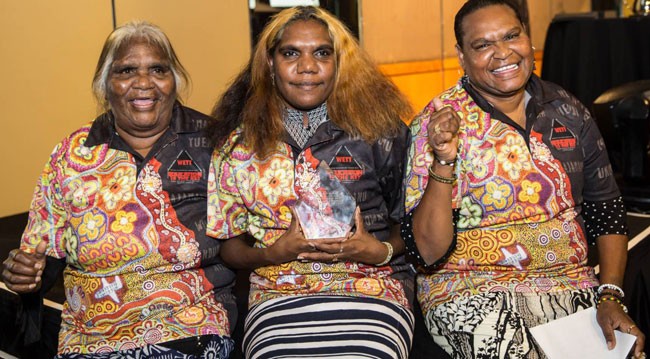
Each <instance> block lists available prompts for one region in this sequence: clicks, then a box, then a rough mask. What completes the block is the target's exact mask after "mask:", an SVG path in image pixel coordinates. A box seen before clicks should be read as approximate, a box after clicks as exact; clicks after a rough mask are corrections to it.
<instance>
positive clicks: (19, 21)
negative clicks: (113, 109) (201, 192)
mask: <svg viewBox="0 0 650 359" xmlns="http://www.w3.org/2000/svg"><path fill="white" fill-rule="evenodd" d="M354 1H355V0H339V1H334V2H335V3H336V4H337V6H338V7H350V6H349V5H350V4H349V2H354ZM463 1H464V0H357V3H356V4H355V6H354V8H356V9H358V24H357V26H358V28H357V29H355V32H358V33H359V35H360V40H361V43H362V45H363V46H364V47H365V48H366V49H367V50H368V51H369V52H370V54H371V55H372V56H373V57H374V58H375V59H376V61H377V63H378V64H380V65H381V68H382V70H383V71H384V72H385V73H386V74H388V75H389V76H390V77H391V78H392V79H393V81H394V82H395V83H396V84H397V85H398V87H400V89H402V90H403V91H404V92H405V93H406V95H407V96H408V97H409V99H410V101H411V103H412V104H413V106H414V107H415V109H416V110H420V109H421V108H422V107H423V106H424V105H426V103H427V102H428V101H429V100H430V99H431V98H432V97H433V96H435V95H436V94H438V93H440V92H441V91H443V90H444V89H446V88H447V87H449V86H451V85H453V84H454V83H455V82H456V81H457V79H458V77H459V76H460V68H459V66H458V62H457V60H456V54H455V50H454V44H455V40H454V35H453V16H454V14H455V12H456V11H457V10H458V8H460V6H461V5H462V3H463ZM321 2H322V3H328V1H327V0H324V1H321ZM329 2H332V1H329ZM255 3H256V1H254V0H190V1H181V0H113V1H111V0H91V1H89V0H49V1H48V0H22V1H10V0H6V1H4V0H3V1H0V59H1V60H0V61H1V63H2V66H0V79H2V83H1V84H0V119H1V121H2V131H1V132H0V153H1V154H2V155H1V156H2V164H3V166H4V167H3V168H5V170H3V171H2V172H3V173H4V175H2V176H0V188H2V196H1V197H0V198H2V200H0V217H4V216H9V215H13V214H16V213H22V212H26V211H27V210H28V209H29V202H30V199H31V197H32V192H33V189H34V185H35V184H36V179H37V177H38V176H39V174H40V172H41V170H42V168H43V165H44V164H45V161H46V159H47V156H48V155H49V153H50V151H51V150H52V148H53V147H54V145H55V144H56V143H58V142H59V141H60V140H61V139H62V138H63V137H64V136H66V135H67V134H69V133H70V132H71V131H72V130H74V129H76V128H78V127H79V126H81V125H83V124H84V123H86V122H88V121H90V120H92V119H93V118H94V117H95V116H96V115H97V114H98V112H97V111H98V110H97V107H96V104H95V102H94V100H93V98H92V95H91V91H90V83H91V80H92V76H93V71H94V68H95V65H96V62H97V58H98V57H99V53H100V50H101V46H102V44H103V42H104V39H105V38H106V36H107V35H108V34H109V33H110V31H111V30H112V29H113V21H115V23H116V24H117V25H119V24H122V23H124V22H126V21H129V20H132V19H141V20H148V21H151V22H153V23H155V24H157V25H159V26H160V27H162V29H163V30H165V32H166V33H167V34H168V36H169V37H170V39H171V41H172V44H173V45H174V47H175V49H176V52H177V53H178V55H179V57H180V59H181V61H182V62H183V64H184V65H185V66H186V67H187V69H188V70H189V72H190V75H191V76H192V80H193V88H192V92H191V94H190V95H189V97H188V98H187V99H186V100H185V103H186V104H188V105H189V106H191V107H194V108H196V109H198V110H200V111H203V112H209V111H210V109H211V107H212V105H213V103H214V101H215V100H216V99H217V97H218V96H219V95H220V93H221V92H222V91H223V90H224V88H225V86H226V85H227V83H228V82H229V81H230V80H231V79H232V78H233V76H234V75H235V74H236V73H237V72H238V70H239V69H240V68H241V66H242V65H243V64H244V62H245V61H246V60H247V58H248V56H249V54H250V51H251V49H250V47H251V42H252V36H251V33H252V32H251V25H252V24H253V20H252V19H255V16H254V15H255V14H256V13H259V12H263V11H267V12H268V11H270V10H269V9H268V1H264V0H261V1H257V3H259V6H257V7H255V6H253V7H254V9H251V6H250V5H251V4H255ZM338 7H337V8H338ZM590 7H591V0H528V9H529V13H530V22H531V31H532V37H533V43H534V45H535V47H536V49H537V51H536V58H537V61H538V63H537V69H538V70H537V71H538V72H539V71H540V69H541V63H540V62H541V58H542V57H541V54H542V53H543V50H544V49H543V46H544V39H545V32H546V28H547V27H548V24H549V23H550V21H551V19H552V18H553V16H555V15H556V14H558V13H572V12H581V11H589V10H590ZM113 10H114V11H113Z"/></svg>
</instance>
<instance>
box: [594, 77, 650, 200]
mask: <svg viewBox="0 0 650 359" xmlns="http://www.w3.org/2000/svg"><path fill="white" fill-rule="evenodd" d="M592 110H593V114H594V117H595V119H596V123H597V124H598V128H599V129H600V132H601V134H602V135H603V139H604V140H605V145H606V146H607V152H608V154H609V158H610V161H611V162H612V170H613V171H614V174H615V176H616V178H617V181H618V184H619V187H620V189H621V192H622V194H623V200H624V201H625V203H626V205H627V206H628V207H629V209H631V210H634V211H637V212H650V147H649V145H650V143H649V141H648V138H649V133H650V80H641V81H634V82H630V83H627V84H624V85H621V86H617V87H614V88H612V89H610V90H607V91H605V92H604V93H603V94H602V95H600V96H599V97H598V98H597V99H596V100H595V101H594V103H593V106H592Z"/></svg>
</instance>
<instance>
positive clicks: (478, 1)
mask: <svg viewBox="0 0 650 359" xmlns="http://www.w3.org/2000/svg"><path fill="white" fill-rule="evenodd" d="M493 5H503V6H507V7H509V8H511V9H512V11H514V12H515V15H516V16H517V20H519V22H520V23H521V24H522V25H523V27H524V30H525V31H526V32H528V28H527V26H526V24H527V20H526V18H525V16H524V14H523V13H522V11H521V7H520V6H519V4H518V3H516V2H515V1H513V0H467V2H465V4H463V6H462V7H461V8H460V10H458V12H457V13H456V17H455V18H454V34H455V35H456V43H457V44H458V46H460V47H461V48H462V47H463V35H465V33H464V32H463V20H465V18H466V17H467V16H468V15H470V14H472V13H474V12H475V11H477V10H480V9H482V8H484V7H488V6H493Z"/></svg>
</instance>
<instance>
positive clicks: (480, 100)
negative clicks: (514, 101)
mask: <svg viewBox="0 0 650 359" xmlns="http://www.w3.org/2000/svg"><path fill="white" fill-rule="evenodd" d="M460 82H461V85H462V86H463V88H464V89H465V90H466V91H467V92H468V93H469V95H470V96H471V97H472V98H473V99H474V101H475V102H476V104H477V105H478V106H479V107H480V108H481V109H482V110H483V111H485V112H489V113H493V112H494V111H495V109H494V107H493V106H492V105H491V104H490V103H489V102H488V101H487V100H486V99H485V98H484V97H483V96H481V95H480V94H479V93H478V91H476V89H475V88H474V87H473V86H472V84H471V83H470V82H469V79H468V78H467V77H466V76H463V78H462V79H461V81H460ZM526 92H527V93H528V94H529V95H530V98H531V100H532V101H535V103H538V104H545V103H549V102H551V101H554V100H557V99H558V98H560V97H561V96H560V94H559V93H557V91H553V90H552V89H550V88H549V86H548V85H546V84H545V83H544V81H542V80H541V79H540V78H539V77H538V76H537V75H535V74H534V73H533V74H532V75H531V76H530V79H529V80H528V83H527V84H526Z"/></svg>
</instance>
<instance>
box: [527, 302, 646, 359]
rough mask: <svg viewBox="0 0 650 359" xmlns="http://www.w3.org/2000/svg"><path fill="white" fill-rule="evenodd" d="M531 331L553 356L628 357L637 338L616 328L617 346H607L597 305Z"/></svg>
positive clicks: (606, 358) (545, 350)
mask: <svg viewBox="0 0 650 359" xmlns="http://www.w3.org/2000/svg"><path fill="white" fill-rule="evenodd" d="M530 332H531V333H532V334H533V337H534V338H535V340H536V341H537V343H538V344H539V345H540V347H541V348H542V350H544V353H545V354H546V355H547V356H548V357H549V358H550V359H556V358H557V359H572V358H576V359H578V358H579V359H582V358H590V359H621V358H622V359H624V358H626V357H627V355H628V353H629V352H630V350H631V349H632V346H633V345H634V342H635V341H636V337H635V336H634V335H630V334H626V333H622V332H620V331H618V330H615V331H614V333H615V334H616V347H614V349H612V350H607V342H606V341H605V336H604V335H603V332H602V331H601V329H600V326H599V325H598V322H597V321H596V310H595V309H594V308H593V307H592V308H589V309H585V310H581V311H579V312H577V313H575V314H572V315H569V316H566V317H564V318H560V319H557V320H554V321H552V322H550V323H547V324H543V325H539V326H536V327H534V328H530Z"/></svg>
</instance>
